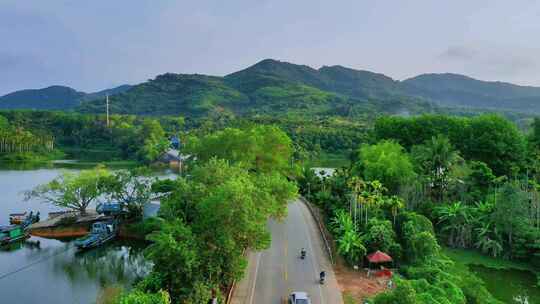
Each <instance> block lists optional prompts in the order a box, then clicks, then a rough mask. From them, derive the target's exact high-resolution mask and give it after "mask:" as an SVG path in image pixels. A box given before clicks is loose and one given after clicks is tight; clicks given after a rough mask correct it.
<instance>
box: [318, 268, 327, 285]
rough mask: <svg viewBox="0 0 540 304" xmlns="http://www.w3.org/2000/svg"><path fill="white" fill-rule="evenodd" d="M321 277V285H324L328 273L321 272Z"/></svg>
mask: <svg viewBox="0 0 540 304" xmlns="http://www.w3.org/2000/svg"><path fill="white" fill-rule="evenodd" d="M319 277H320V280H321V284H322V283H324V279H325V278H326V272H324V270H323V271H321V273H320V274H319Z"/></svg>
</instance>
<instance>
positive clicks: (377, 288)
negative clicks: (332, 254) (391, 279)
mask: <svg viewBox="0 0 540 304" xmlns="http://www.w3.org/2000/svg"><path fill="white" fill-rule="evenodd" d="M334 272H335V274H336V279H337V281H338V284H339V288H340V289H341V292H342V293H343V294H344V295H345V294H347V295H348V297H350V298H353V299H354V300H355V301H356V302H355V303H362V302H361V301H363V300H364V299H367V298H369V297H372V296H375V295H377V294H379V293H381V292H383V291H385V290H386V284H387V283H388V280H387V279H384V278H375V277H373V276H372V277H369V278H368V277H367V273H366V272H365V271H364V270H354V269H351V268H349V267H347V266H346V265H345V264H344V262H343V260H341V259H338V261H337V263H336V265H334Z"/></svg>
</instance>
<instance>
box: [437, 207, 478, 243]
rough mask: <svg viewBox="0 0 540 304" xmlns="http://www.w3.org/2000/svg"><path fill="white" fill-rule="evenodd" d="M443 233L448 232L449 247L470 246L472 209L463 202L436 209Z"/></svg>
mask: <svg viewBox="0 0 540 304" xmlns="http://www.w3.org/2000/svg"><path fill="white" fill-rule="evenodd" d="M435 210H436V213H437V216H438V218H439V224H442V225H444V226H443V228H442V229H441V230H442V231H445V232H448V234H449V237H448V245H450V246H452V247H462V248H465V247H467V246H468V243H469V240H470V237H471V231H470V230H471V225H470V222H471V216H470V208H469V207H467V206H466V205H463V204H462V203H461V202H455V203H452V204H448V205H444V206H440V207H438V208H436V209H435Z"/></svg>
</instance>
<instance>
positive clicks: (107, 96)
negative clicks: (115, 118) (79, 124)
mask: <svg viewBox="0 0 540 304" xmlns="http://www.w3.org/2000/svg"><path fill="white" fill-rule="evenodd" d="M105 96H106V98H105V99H106V100H107V128H108V127H109V126H110V125H109V94H107V95H105Z"/></svg>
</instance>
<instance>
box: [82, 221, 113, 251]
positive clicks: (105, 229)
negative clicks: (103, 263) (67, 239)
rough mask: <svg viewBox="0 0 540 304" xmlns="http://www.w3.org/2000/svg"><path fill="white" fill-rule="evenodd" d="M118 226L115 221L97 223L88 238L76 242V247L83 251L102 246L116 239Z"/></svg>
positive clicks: (93, 225)
mask: <svg viewBox="0 0 540 304" xmlns="http://www.w3.org/2000/svg"><path fill="white" fill-rule="evenodd" d="M117 226H118V225H117V223H116V221H115V220H107V221H99V222H95V223H93V224H92V229H91V230H90V233H89V234H88V235H87V236H85V237H84V238H81V239H78V240H75V246H76V247H77V248H78V249H81V250H84V249H90V248H94V247H98V246H101V245H103V244H105V243H106V242H108V241H110V240H112V239H114V238H115V237H116V235H117V234H118V227H117Z"/></svg>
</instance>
